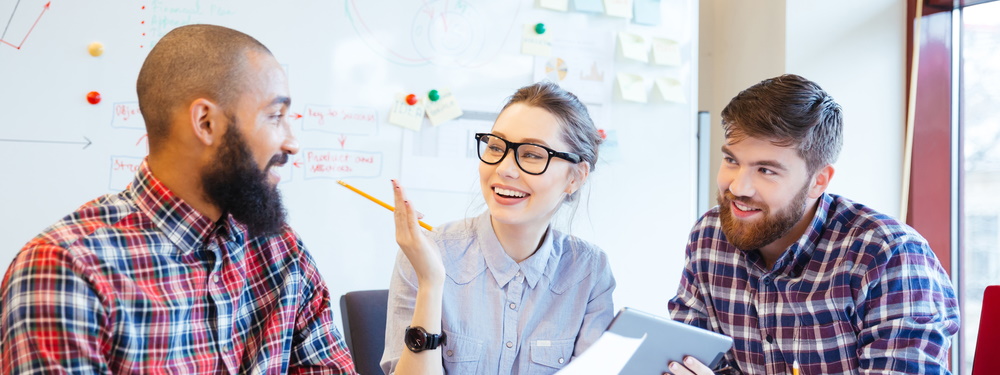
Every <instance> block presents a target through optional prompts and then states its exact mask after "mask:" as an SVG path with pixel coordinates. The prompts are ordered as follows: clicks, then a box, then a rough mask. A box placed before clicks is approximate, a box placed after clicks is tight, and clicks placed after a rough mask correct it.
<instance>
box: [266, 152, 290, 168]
mask: <svg viewBox="0 0 1000 375" xmlns="http://www.w3.org/2000/svg"><path fill="white" fill-rule="evenodd" d="M287 162H288V154H286V153H284V152H282V153H280V154H277V155H274V156H273V157H271V161H269V162H267V167H268V168H270V167H274V166H282V165H285V163H287Z"/></svg>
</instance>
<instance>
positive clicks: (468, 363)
mask: <svg viewBox="0 0 1000 375" xmlns="http://www.w3.org/2000/svg"><path fill="white" fill-rule="evenodd" d="M442 332H444V334H445V335H447V336H448V338H447V339H445V341H446V342H445V345H442V346H441V358H442V359H443V360H444V372H445V373H446V374H455V375H465V374H476V373H477V372H476V371H477V370H478V369H479V363H480V362H482V358H483V343H482V342H481V341H479V340H476V339H473V338H471V337H469V336H463V335H458V334H455V333H454V332H449V331H448V330H442Z"/></svg>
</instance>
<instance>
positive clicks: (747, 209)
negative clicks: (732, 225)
mask: <svg viewBox="0 0 1000 375" xmlns="http://www.w3.org/2000/svg"><path fill="white" fill-rule="evenodd" d="M733 206H736V209H738V210H740V211H743V212H751V211H760V209H759V208H753V207H750V206H746V205H744V204H742V203H740V202H737V201H733Z"/></svg>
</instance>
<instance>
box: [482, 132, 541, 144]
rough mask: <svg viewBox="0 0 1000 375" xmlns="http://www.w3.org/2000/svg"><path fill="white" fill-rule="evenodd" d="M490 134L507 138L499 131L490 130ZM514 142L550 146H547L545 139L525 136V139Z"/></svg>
mask: <svg viewBox="0 0 1000 375" xmlns="http://www.w3.org/2000/svg"><path fill="white" fill-rule="evenodd" d="M492 134H493V135H496V136H498V137H500V138H503V139H507V136H506V135H504V134H503V133H501V132H492ZM514 143H535V144H539V145H542V146H545V147H551V146H549V144H548V143H546V142H545V141H543V140H541V139H538V138H525V139H522V140H521V141H520V142H514Z"/></svg>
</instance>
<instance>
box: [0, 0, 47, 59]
mask: <svg viewBox="0 0 1000 375" xmlns="http://www.w3.org/2000/svg"><path fill="white" fill-rule="evenodd" d="M18 4H21V0H17V4H14V11H13V12H11V14H10V19H9V20H7V26H6V27H4V29H3V34H0V43H3V44H6V45H8V46H11V47H14V48H16V49H21V46H23V45H24V41H25V40H28V35H31V31H32V30H35V25H38V21H39V20H41V19H42V15H44V14H45V11H47V10H49V6H50V5H52V2H51V1H49V2H47V3H45V6H44V7H43V8H42V12H41V13H39V14H38V18H36V19H35V23H33V24H31V28H30V29H28V33H26V34H24V38H22V39H21V43H18V44H17V45H16V46H15V45H14V44H13V43H11V42H8V41H6V40H4V38H5V37H6V36H7V29H9V28H10V23H11V22H12V21H14V14H15V13H17V6H18Z"/></svg>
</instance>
